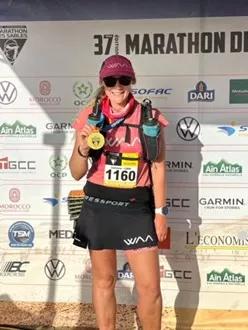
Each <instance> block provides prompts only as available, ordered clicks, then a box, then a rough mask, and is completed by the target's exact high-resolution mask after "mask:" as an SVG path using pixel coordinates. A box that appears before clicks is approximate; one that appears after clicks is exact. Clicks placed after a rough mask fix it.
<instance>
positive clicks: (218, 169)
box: [203, 159, 243, 176]
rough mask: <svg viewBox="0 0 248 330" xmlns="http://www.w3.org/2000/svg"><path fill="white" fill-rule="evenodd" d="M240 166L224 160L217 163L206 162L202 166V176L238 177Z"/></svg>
mask: <svg viewBox="0 0 248 330" xmlns="http://www.w3.org/2000/svg"><path fill="white" fill-rule="evenodd" d="M242 171H243V169H242V166H241V165H239V164H237V163H235V164H231V163H228V162H227V161H225V160H224V159H222V160H220V161H219V162H218V163H214V162H211V161H210V162H208V163H207V164H205V165H203V175H211V176H238V175H242Z"/></svg>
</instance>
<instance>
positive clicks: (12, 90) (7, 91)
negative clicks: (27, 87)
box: [0, 81, 17, 104]
mask: <svg viewBox="0 0 248 330" xmlns="http://www.w3.org/2000/svg"><path fill="white" fill-rule="evenodd" d="M16 97H17V89H16V87H15V85H14V84H12V83H11V82H9V81H1V82H0V103H1V104H11V103H13V102H14V101H15V100H16Z"/></svg>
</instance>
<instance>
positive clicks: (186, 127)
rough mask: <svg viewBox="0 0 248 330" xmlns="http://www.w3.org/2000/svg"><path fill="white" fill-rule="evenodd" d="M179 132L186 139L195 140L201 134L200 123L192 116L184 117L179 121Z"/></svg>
mask: <svg viewBox="0 0 248 330" xmlns="http://www.w3.org/2000/svg"><path fill="white" fill-rule="evenodd" d="M176 129H177V134H178V136H179V137H180V138H181V139H182V140H185V141H193V140H195V139H196V138H197V137H198V135H199V134H200V124H199V122H198V121H197V120H196V119H195V118H192V117H184V118H182V119H180V120H179V122H178V123H177V128H176Z"/></svg>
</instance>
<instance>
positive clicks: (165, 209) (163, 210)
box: [154, 206, 169, 215]
mask: <svg viewBox="0 0 248 330" xmlns="http://www.w3.org/2000/svg"><path fill="white" fill-rule="evenodd" d="M154 211H155V214H161V215H167V214H168V213H169V208H168V206H162V207H155V209H154Z"/></svg>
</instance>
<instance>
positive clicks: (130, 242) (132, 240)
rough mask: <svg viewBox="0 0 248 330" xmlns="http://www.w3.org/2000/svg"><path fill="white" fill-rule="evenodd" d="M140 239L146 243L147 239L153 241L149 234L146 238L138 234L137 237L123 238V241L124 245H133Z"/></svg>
mask: <svg viewBox="0 0 248 330" xmlns="http://www.w3.org/2000/svg"><path fill="white" fill-rule="evenodd" d="M140 241H141V242H143V243H146V242H149V241H151V242H153V239H152V237H151V236H150V235H147V236H146V238H143V237H142V236H138V237H132V238H127V239H124V242H125V244H126V245H135V244H138V243H139V242H140Z"/></svg>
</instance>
